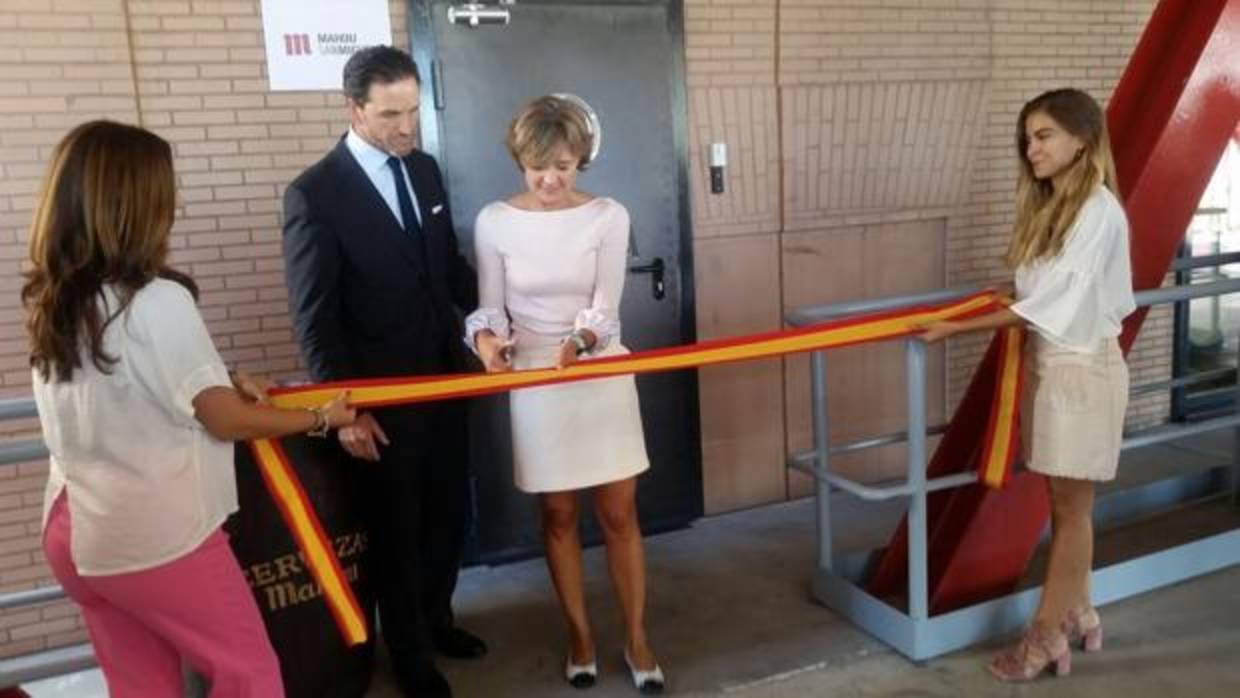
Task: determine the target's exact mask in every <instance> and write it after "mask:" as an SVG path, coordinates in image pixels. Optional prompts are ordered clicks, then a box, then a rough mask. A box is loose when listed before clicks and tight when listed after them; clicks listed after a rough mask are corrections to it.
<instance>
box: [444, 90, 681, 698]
mask: <svg viewBox="0 0 1240 698" xmlns="http://www.w3.org/2000/svg"><path fill="white" fill-rule="evenodd" d="M592 133H593V129H592V127H591V124H590V120H589V118H588V115H587V113H586V112H585V110H584V109H583V108H582V107H580V106H578V105H577V104H575V103H573V102H571V101H569V100H568V99H564V98H560V97H541V98H539V99H536V100H534V101H533V102H531V103H530V104H528V105H527V106H526V107H525V108H524V109H522V110H521V111H520V112H519V113H518V114H517V116H516V118H515V119H514V120H513V122H512V125H511V126H510V127H509V129H508V139H507V145H508V149H509V152H511V153H512V157H513V159H514V160H515V161H516V163H517V166H518V168H520V170H521V172H522V173H523V175H524V179H525V186H526V191H523V192H521V193H519V194H515V195H513V196H512V197H511V198H509V199H508V200H507V201H497V202H494V203H492V204H490V205H488V206H487V207H486V208H484V209H482V211H481V212H480V213H479V214H478V219H477V222H476V224H475V226H474V245H475V250H476V253H477V260H478V286H479V308H478V310H477V311H475V312H474V313H472V314H471V315H470V316H469V318H468V319H467V321H466V334H467V337H466V340H467V341H468V342H469V343H470V345H471V346H473V347H474V348H475V350H476V351H477V353H478V356H479V357H480V358H481V359H482V361H483V363H484V364H485V365H486V368H487V370H488V371H511V370H513V369H514V368H516V369H527V368H546V367H549V366H557V367H565V366H570V365H572V364H574V363H576V362H577V361H578V360H579V358H580V357H583V356H584V357H591V356H613V355H616V354H623V353H626V352H627V350H626V349H625V348H624V346H623V345H621V343H620V312H619V311H620V294H621V291H622V289H623V287H624V274H625V255H626V251H627V248H628V235H629V214H628V211H626V210H625V208H624V206H622V205H620V204H619V203H617V202H616V201H615V200H613V199H609V198H606V197H595V196H592V195H590V194H587V193H585V192H582V191H579V190H578V189H577V187H576V184H577V173H578V171H580V170H583V169H585V167H586V165H587V164H588V163H589V159H590V150H591V143H592V138H593V136H592ZM511 407H512V409H511V412H512V440H513V451H514V454H513V463H514V476H515V480H516V484H517V487H518V488H520V489H521V490H523V491H525V492H530V493H536V494H537V495H538V497H539V501H540V503H541V507H542V522H543V543H544V545H545V547H546V554H547V566H548V568H549V569H550V572H551V578H552V581H553V582H554V583H555V588H556V592H557V594H558V595H559V600H560V606H561V608H562V609H563V611H564V616H565V620H566V621H567V624H568V630H569V637H570V646H569V649H568V651H567V653H566V655H567V656H566V658H565V670H564V675H565V678H566V680H568V682H569V683H571V684H572V685H573V686H575V687H577V688H588V687H589V686H592V685H594V682H595V678H596V676H597V663H596V661H595V654H596V653H595V646H594V640H593V638H592V637H591V633H590V624H589V621H588V619H587V614H586V605H585V594H584V591H583V588H582V564H581V539H580V536H579V533H578V527H577V521H578V510H579V508H578V497H577V494H578V491H579V490H589V491H590V494H591V497H592V499H593V500H594V511H595V515H596V518H597V519H598V521H599V523H600V525H601V527H602V529H603V537H604V541H605V543H606V546H607V562H608V567H609V570H610V572H611V579H612V583H613V584H614V585H615V589H616V596H617V597H618V599H619V602H620V607H621V610H622V611H623V614H624V622H625V630H626V633H627V635H628V637H627V640H626V643H625V648H624V656H625V661H626V664H627V665H628V668H629V671H630V673H631V675H632V678H633V683H634V686H635V687H637V688H638V690H640V691H641V692H643V693H656V692H659V691H661V690H662V688H663V683H664V679H663V673H662V671H661V670H660V669H659V666H658V663H657V662H656V661H655V656H654V653H653V651H651V649H650V646H649V642H648V640H647V637H646V625H645V619H644V614H645V605H646V565H645V559H644V554H643V551H642V537H641V526H640V524H639V523H638V520H637V506H636V502H635V493H636V489H637V479H636V478H637V475H638V474H639V473H641V472H643V471H644V470H646V469H647V468H649V467H650V464H649V460H648V459H647V456H646V446H645V440H644V437H643V434H642V423H641V414H640V412H639V408H638V402H637V389H636V386H635V384H634V382H633V377H632V376H622V377H616V378H605V379H600V380H590V381H582V382H576V383H569V384H564V385H556V386H546V387H540V388H528V389H524V390H518V391H515V392H513V393H512V396H511Z"/></svg>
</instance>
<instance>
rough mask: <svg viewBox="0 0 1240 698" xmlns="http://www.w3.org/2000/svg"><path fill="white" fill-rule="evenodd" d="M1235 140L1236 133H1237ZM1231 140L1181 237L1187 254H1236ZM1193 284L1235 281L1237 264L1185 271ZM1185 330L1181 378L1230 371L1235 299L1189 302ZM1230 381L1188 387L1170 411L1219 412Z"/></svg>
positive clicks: (1239, 324)
mask: <svg viewBox="0 0 1240 698" xmlns="http://www.w3.org/2000/svg"><path fill="white" fill-rule="evenodd" d="M1237 139H1240V133H1238V134H1237ZM1237 139H1233V140H1232V141H1231V142H1230V143H1229V145H1228V147H1227V149H1226V150H1225V151H1224V153H1223V156H1222V157H1221V158H1220V159H1219V164H1218V167H1217V169H1215V171H1214V176H1213V177H1212V178H1211V180H1210V184H1209V186H1208V187H1207V188H1206V192H1205V194H1204V195H1203V196H1202V197H1201V204H1200V205H1199V206H1198V208H1197V212H1196V214H1194V216H1193V220H1192V223H1190V224H1189V228H1188V232H1187V233H1186V234H1185V243H1186V245H1187V248H1188V249H1187V251H1186V252H1187V254H1188V256H1192V257H1204V256H1210V255H1216V254H1223V253H1228V252H1240V144H1238V140H1237ZM1190 274H1191V279H1192V282H1193V283H1195V284H1201V283H1208V282H1210V281H1218V280H1221V279H1232V278H1240V264H1228V265H1224V266H1216V267H1203V268H1200V269H1194V270H1192V271H1191V272H1190ZM1186 324H1187V327H1183V326H1181V327H1178V328H1177V334H1179V335H1180V336H1179V339H1180V341H1179V342H1177V349H1178V351H1180V352H1181V356H1180V365H1181V366H1182V367H1183V374H1184V375H1191V374H1193V373H1200V372H1203V371H1219V370H1226V369H1233V370H1234V369H1235V368H1236V364H1237V354H1238V352H1240V294H1232V295H1228V296H1221V297H1216V298H1199V299H1197V300H1194V301H1192V302H1191V303H1189V308H1188V313H1187V323H1186ZM1234 381H1235V378H1234V376H1233V375H1231V374H1223V375H1220V376H1217V377H1215V378H1212V379H1210V380H1206V381H1203V382H1201V383H1196V384H1194V385H1192V386H1190V387H1189V388H1188V389H1187V390H1186V391H1185V394H1184V402H1183V404H1181V405H1179V406H1178V409H1176V412H1177V413H1178V414H1180V415H1185V416H1191V415H1193V414H1194V413H1197V414H1200V413H1204V412H1210V411H1213V410H1215V409H1219V408H1220V407H1224V406H1225V405H1226V404H1229V403H1230V401H1231V400H1232V399H1234V395H1233V393H1234V391H1233V390H1232V389H1231V388H1232V386H1233V385H1234V384H1235V383H1234Z"/></svg>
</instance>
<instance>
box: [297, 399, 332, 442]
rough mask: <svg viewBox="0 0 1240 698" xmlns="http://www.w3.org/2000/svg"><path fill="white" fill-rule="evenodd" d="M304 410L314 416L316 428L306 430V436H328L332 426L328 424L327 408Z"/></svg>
mask: <svg viewBox="0 0 1240 698" xmlns="http://www.w3.org/2000/svg"><path fill="white" fill-rule="evenodd" d="M303 409H305V410H306V411H307V412H309V413H311V414H313V415H314V426H312V427H310V428H309V429H307V430H306V436H317V437H319V438H323V437H325V436H327V430H328V429H330V428H331V425H329V424H328V423H327V408H326V407H306V408H303Z"/></svg>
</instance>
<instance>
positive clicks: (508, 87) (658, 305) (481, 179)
mask: <svg viewBox="0 0 1240 698" xmlns="http://www.w3.org/2000/svg"><path fill="white" fill-rule="evenodd" d="M475 8H476V6H475ZM462 9H466V10H468V9H469V8H466V7H464V3H450V2H442V1H439V0H414V1H413V2H412V4H411V6H410V12H409V23H410V27H409V30H410V34H411V37H412V46H413V47H414V58H415V60H416V61H417V63H418V67H419V69H420V70H421V71H422V73H423V80H422V122H421V128H422V147H423V149H424V150H426V151H427V152H428V153H430V154H432V155H434V156H435V157H436V158H438V160H439V164H440V167H441V168H442V169H443V171H444V176H445V179H446V184H447V189H448V195H449V197H450V200H451V204H452V210H453V217H454V219H455V222H456V226H457V235H458V236H459V239H460V242H461V245H462V247H463V248H464V249H465V250H466V251H467V252H468V251H471V250H472V247H473V222H474V217H475V216H476V215H477V213H478V211H479V210H480V209H481V208H482V207H483V206H484V205H486V204H487V203H489V202H491V201H494V200H496V199H503V198H507V197H508V196H511V195H512V194H513V193H515V192H517V191H520V189H521V188H522V186H523V184H522V180H521V177H520V173H519V172H518V170H517V168H516V166H515V165H514V164H513V162H512V160H511V158H510V157H509V155H508V152H507V150H506V149H505V148H504V136H505V132H506V129H507V127H508V124H509V122H510V120H511V119H512V116H513V115H514V114H515V113H516V111H517V109H519V108H520V107H521V106H522V105H523V104H524V103H525V102H527V101H528V100H529V99H531V98H533V97H537V96H540V95H544V94H551V93H562V92H567V93H572V94H575V95H578V96H580V97H582V98H583V99H585V100H586V102H588V103H589V104H590V105H591V106H592V107H593V108H594V110H595V111H596V112H597V113H598V115H599V117H600V120H601V122H602V132H603V141H602V150H601V152H600V154H599V157H598V159H597V160H596V161H595V162H594V163H593V164H592V165H591V167H590V169H589V170H588V171H587V172H584V173H582V175H581V176H580V178H579V179H578V183H579V186H580V187H581V188H582V189H583V190H585V191H589V192H591V193H595V194H598V195H606V196H611V197H613V198H615V199H616V200H617V201H620V202H621V203H623V204H624V205H625V206H626V207H627V208H628V210H629V213H630V215H631V217H632V225H633V230H632V244H631V249H630V259H629V270H630V273H629V276H628V279H627V282H626V285H625V291H624V299H623V303H622V306H621V321H622V323H623V334H624V342H625V344H626V345H627V346H628V347H629V348H630V349H632V350H634V351H639V350H643V349H651V348H655V347H666V346H672V345H677V344H684V343H689V342H692V341H693V340H694V336H695V330H694V317H693V287H692V282H693V270H692V259H691V250H692V247H691V245H690V244H689V240H690V234H689V213H688V189H687V187H688V183H687V179H686V177H687V173H686V162H687V152H688V151H687V145H686V141H685V124H686V116H685V97H684V67H683V45H682V37H683V18H682V7H681V3H680V2H678V1H670V0H648V1H644V0H635V1H629V2H591V1H580V0H578V1H576V2H574V1H572V0H545V1H543V0H521V1H520V2H516V3H492V4H491V6H490V7H488V8H485V9H484V13H483V16H491V17H495V16H497V15H496V14H495V13H497V12H504V11H506V12H507V13H508V15H509V17H510V19H509V21H508V23H507V24H487V23H482V24H480V25H478V26H470V25H469V24H467V23H457V24H454V23H452V22H451V21H449V16H450V10H451V13H452V14H453V15H456V14H457V13H458V12H459V11H460V10H462ZM637 385H638V392H639V394H640V396H641V405H642V421H643V424H644V426H645V431H646V443H647V448H648V450H649V452H650V458H651V469H650V471H649V472H648V473H646V474H644V475H643V476H642V477H641V478H640V480H639V483H640V484H639V489H638V505H639V510H640V513H641V517H642V522H643V526H644V528H646V530H648V531H649V530H658V529H666V528H670V527H675V526H681V525H684V524H685V523H687V522H688V521H690V520H691V519H694V518H696V517H698V516H700V515H701V513H702V484H701V453H700V442H699V425H698V404H697V379H696V374H695V373H693V372H690V371H681V372H677V373H669V374H660V375H649V376H640V377H638V380H637ZM479 403H480V404H479V409H478V410H476V413H475V415H474V418H473V424H472V426H473V427H474V432H473V437H472V442H473V443H472V451H473V466H474V476H475V491H476V494H477V516H476V519H475V520H476V533H477V538H476V544H477V549H476V551H475V558H476V559H478V560H482V561H495V560H500V559H506V558H511V557H518V556H524V555H529V554H536V553H538V552H539V551H540V550H541V537H540V533H539V520H538V515H537V507H536V504H535V502H534V500H533V499H532V498H531V497H529V496H527V495H524V494H522V493H520V492H519V491H517V490H516V489H515V487H514V486H513V483H512V466H511V448H510V446H509V443H510V442H509V434H508V418H507V411H506V410H507V407H506V406H507V400H506V398H503V399H492V400H481V401H479ZM598 428H600V429H606V428H607V425H603V424H600V425H598ZM583 504H584V505H586V506H585V507H584V509H586V510H588V509H589V506H588V502H587V501H583ZM587 536H588V537H591V538H594V539H597V536H596V534H595V533H594V526H593V523H592V522H591V523H590V524H589V525H588V527H587Z"/></svg>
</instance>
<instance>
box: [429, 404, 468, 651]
mask: <svg viewBox="0 0 1240 698" xmlns="http://www.w3.org/2000/svg"><path fill="white" fill-rule="evenodd" d="M432 407H433V414H432V415H431V421H432V422H433V424H434V426H435V429H434V432H433V433H434V435H435V437H434V439H433V440H432V441H431V442H430V443H429V444H428V446H429V450H430V452H431V457H430V459H429V462H428V464H427V465H428V466H429V467H427V468H425V469H423V470H421V471H420V472H419V473H418V475H419V477H418V483H419V486H420V487H419V489H420V490H421V492H422V497H421V514H422V520H421V529H422V530H421V536H422V539H421V540H422V548H421V549H422V553H423V555H422V559H423V561H424V562H425V564H424V565H423V568H422V578H421V584H420V588H421V591H422V599H421V601H422V612H423V614H424V617H425V618H426V619H427V621H428V622H429V623H430V626H431V631H432V632H433V631H435V630H446V629H448V628H451V627H452V625H453V617H452V593H453V592H454V591H455V590H456V582H457V577H458V575H459V572H460V568H461V555H462V549H463V547H464V544H465V534H466V526H467V524H468V520H469V501H470V497H469V468H468V466H469V441H468V433H467V413H466V403H465V401H463V400H452V401H448V402H442V403H435V404H434V405H433V406H432Z"/></svg>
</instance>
